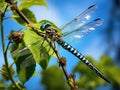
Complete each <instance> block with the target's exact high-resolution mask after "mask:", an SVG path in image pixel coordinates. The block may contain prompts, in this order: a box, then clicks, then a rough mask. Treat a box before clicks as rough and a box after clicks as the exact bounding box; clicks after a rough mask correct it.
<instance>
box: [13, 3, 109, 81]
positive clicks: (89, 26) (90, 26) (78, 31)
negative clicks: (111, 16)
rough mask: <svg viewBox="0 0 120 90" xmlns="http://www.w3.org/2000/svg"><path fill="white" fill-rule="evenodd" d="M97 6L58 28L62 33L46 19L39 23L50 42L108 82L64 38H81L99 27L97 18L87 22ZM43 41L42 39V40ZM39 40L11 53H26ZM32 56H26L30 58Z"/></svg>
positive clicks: (99, 20) (37, 43) (100, 20)
mask: <svg viewBox="0 0 120 90" xmlns="http://www.w3.org/2000/svg"><path fill="white" fill-rule="evenodd" d="M96 9H97V7H96V6H95V5H92V6H90V7H89V8H87V9H86V10H85V11H84V12H83V13H81V14H80V15H78V16H77V17H76V18H75V19H73V20H72V21H71V22H69V23H67V24H65V25H64V26H63V27H61V28H60V30H61V31H62V34H59V33H57V31H58V30H56V29H55V28H54V27H52V25H51V22H49V21H46V22H44V23H42V24H41V26H40V30H41V31H43V32H44V34H43V35H44V37H45V38H49V40H51V41H52V42H56V43H58V44H59V45H60V46H62V47H63V48H64V49H65V50H67V51H69V52H70V53H72V54H73V55H74V56H76V57H77V58H78V59H79V60H81V61H82V62H83V63H85V64H86V65H87V66H88V67H89V68H90V69H91V70H93V71H94V72H95V73H97V74H98V75H99V76H100V77H101V78H103V79H104V80H105V81H107V82H110V81H109V80H108V79H107V78H106V77H105V76H104V75H103V74H102V73H101V72H100V71H99V70H98V69H97V68H96V67H95V66H94V65H93V64H92V63H90V62H89V61H88V60H87V59H86V58H85V57H84V56H83V55H82V54H81V53H80V52H79V51H78V50H76V49H75V48H73V47H72V46H71V45H70V44H68V43H67V42H66V41H64V40H68V39H67V38H69V40H71V39H75V38H82V37H84V36H85V35H86V34H87V33H88V32H91V31H94V30H95V28H97V27H99V26H100V25H101V24H102V23H103V20H102V19H100V18H98V19H95V20H93V21H91V22H89V23H87V22H88V20H89V19H90V18H91V15H92V14H93V13H94V12H95V11H96ZM43 42H44V41H43ZM43 42H42V43H43ZM42 43H41V42H40V43H39V40H38V41H37V42H35V43H32V44H30V45H27V47H23V48H22V49H20V50H15V51H13V52H12V54H13V55H15V53H16V52H17V53H18V52H19V53H22V54H25V53H27V51H26V50H27V49H28V48H29V47H31V46H33V45H34V46H36V45H39V46H40V45H41V44H42ZM30 58H32V57H28V59H30Z"/></svg>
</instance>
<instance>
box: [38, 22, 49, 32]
mask: <svg viewBox="0 0 120 90" xmlns="http://www.w3.org/2000/svg"><path fill="white" fill-rule="evenodd" d="M48 26H51V24H50V22H45V23H43V24H42V25H41V26H40V29H41V30H42V31H44V30H45V28H46V27H48Z"/></svg>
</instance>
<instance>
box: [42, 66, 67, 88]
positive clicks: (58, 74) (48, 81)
mask: <svg viewBox="0 0 120 90" xmlns="http://www.w3.org/2000/svg"><path fill="white" fill-rule="evenodd" d="M66 82H67V81H66V79H65V78H64V74H63V72H62V70H61V69H60V68H59V67H57V66H51V67H49V68H47V69H46V70H45V71H43V72H42V84H44V85H45V88H46V90H68V86H67V83H66Z"/></svg>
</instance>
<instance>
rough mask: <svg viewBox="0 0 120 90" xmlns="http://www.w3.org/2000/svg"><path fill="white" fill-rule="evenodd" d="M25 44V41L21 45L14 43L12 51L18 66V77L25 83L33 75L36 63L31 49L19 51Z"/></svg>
mask: <svg viewBox="0 0 120 90" xmlns="http://www.w3.org/2000/svg"><path fill="white" fill-rule="evenodd" d="M23 45H24V43H20V44H19V45H17V44H13V45H12V46H11V48H10V51H11V55H12V58H13V59H14V62H15V64H16V67H17V74H18V77H19V79H20V81H21V82H22V83H25V82H26V81H28V80H29V79H30V77H31V76H32V75H33V73H34V71H35V66H36V63H35V61H34V58H33V56H32V53H31V52H30V50H29V49H26V50H25V51H24V52H20V51H19V50H20V49H21V48H22V47H23ZM13 49H14V51H13Z"/></svg>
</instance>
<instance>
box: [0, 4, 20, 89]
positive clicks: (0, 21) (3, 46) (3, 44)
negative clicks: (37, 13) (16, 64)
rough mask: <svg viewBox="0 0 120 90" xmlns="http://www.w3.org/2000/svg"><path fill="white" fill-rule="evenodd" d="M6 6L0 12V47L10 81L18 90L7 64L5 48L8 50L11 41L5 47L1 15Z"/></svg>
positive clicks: (18, 87)
mask: <svg viewBox="0 0 120 90" xmlns="http://www.w3.org/2000/svg"><path fill="white" fill-rule="evenodd" d="M7 8H8V4H7V6H6V8H5V10H4V12H3V13H2V15H1V20H0V24H1V25H0V28H1V39H2V48H3V49H2V50H3V55H4V61H5V65H6V69H7V72H8V75H9V78H10V80H11V82H12V83H13V85H14V86H15V87H16V88H17V89H19V90H20V89H21V87H20V86H19V85H17V84H16V83H15V81H14V79H13V77H12V75H11V72H10V69H9V64H8V59H7V50H8V47H9V45H10V43H11V42H10V41H9V42H8V45H7V47H6V48H5V42H4V28H3V17H4V15H5V12H6V10H7Z"/></svg>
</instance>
